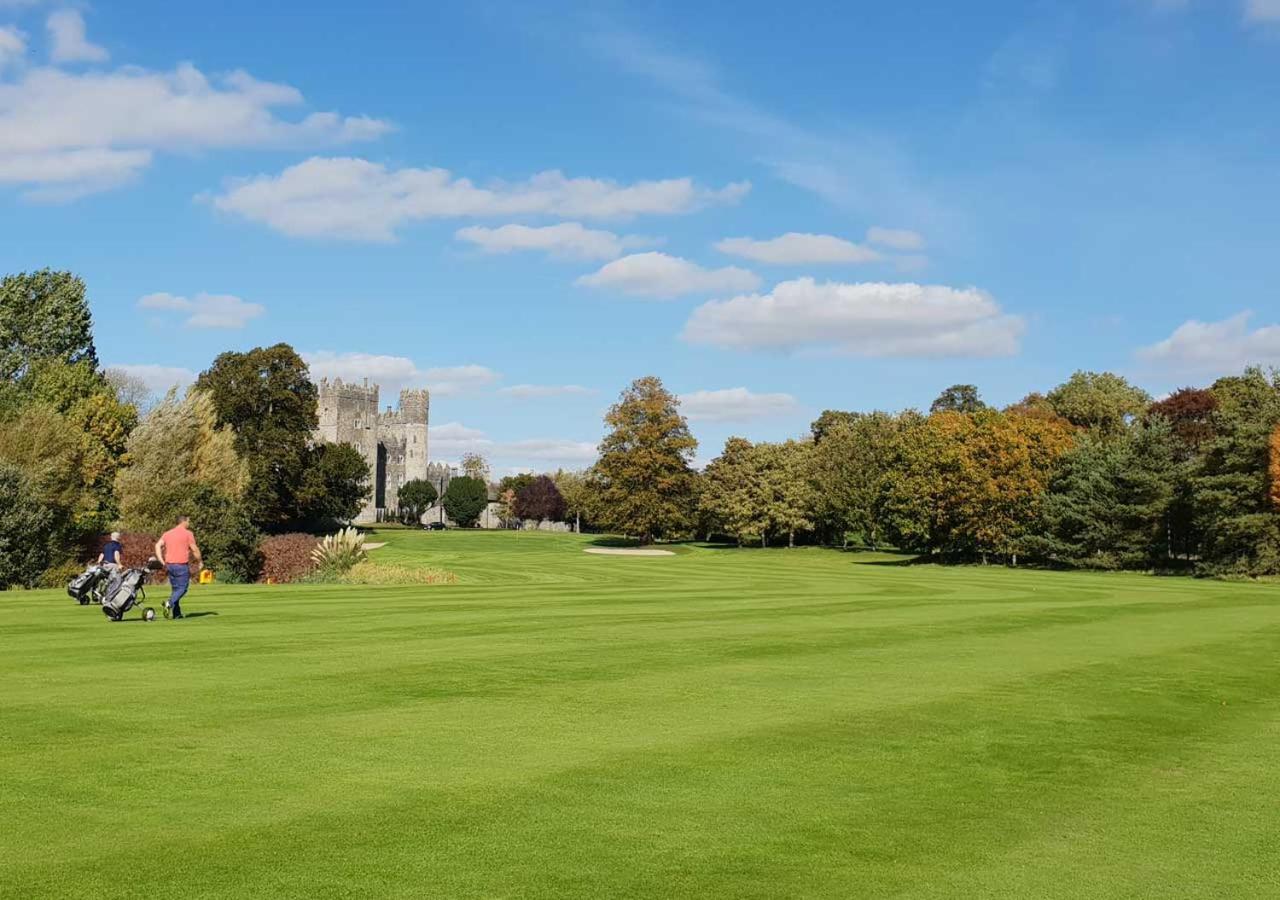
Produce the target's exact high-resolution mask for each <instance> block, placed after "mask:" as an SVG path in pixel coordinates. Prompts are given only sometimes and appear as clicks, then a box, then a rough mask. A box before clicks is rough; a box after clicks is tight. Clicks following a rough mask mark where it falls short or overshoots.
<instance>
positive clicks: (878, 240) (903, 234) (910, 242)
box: [867, 225, 924, 250]
mask: <svg viewBox="0 0 1280 900" xmlns="http://www.w3.org/2000/svg"><path fill="white" fill-rule="evenodd" d="M867 241H868V242H870V243H872V244H876V245H878V246H881V247H888V248H889V249H890V250H923V249H924V237H923V236H922V235H921V234H920V233H919V232H918V231H911V230H909V229H906V228H882V227H880V226H879V225H872V226H871V227H870V228H868V229H867Z"/></svg>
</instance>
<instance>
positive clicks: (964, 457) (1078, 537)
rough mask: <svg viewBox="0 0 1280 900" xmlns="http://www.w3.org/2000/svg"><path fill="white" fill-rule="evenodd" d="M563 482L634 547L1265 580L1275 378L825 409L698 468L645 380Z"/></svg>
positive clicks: (1275, 488)
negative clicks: (867, 554) (872, 555)
mask: <svg viewBox="0 0 1280 900" xmlns="http://www.w3.org/2000/svg"><path fill="white" fill-rule="evenodd" d="M606 425H607V427H608V433H607V434H606V437H605V439H604V441H603V443H602V444H601V446H600V459H599V461H598V462H597V464H596V465H595V466H594V467H593V468H592V469H590V470H588V471H587V472H585V473H580V474H578V475H576V476H574V478H575V479H576V484H575V485H574V489H575V491H576V493H575V497H576V506H577V508H578V510H579V511H580V513H581V514H584V515H585V516H586V517H587V518H588V519H589V520H590V521H591V522H592V523H593V524H595V525H597V526H599V527H601V528H605V529H608V530H612V531H617V532H620V533H624V534H629V535H633V536H635V537H637V538H639V539H640V540H642V541H649V540H654V539H659V538H679V537H687V536H692V535H699V536H701V537H704V538H708V539H710V538H714V537H716V536H721V537H724V538H727V539H729V540H732V541H736V542H737V543H739V544H759V545H763V546H769V545H773V544H788V545H793V544H795V543H797V542H806V543H823V544H828V545H839V546H847V545H848V544H849V542H851V541H854V542H858V543H859V544H861V545H865V546H868V547H872V548H877V547H893V548H897V549H900V550H904V551H909V552H912V553H918V554H922V555H926V556H929V557H932V558H935V559H939V560H954V561H981V562H990V561H1002V562H1007V563H1010V564H1018V563H1019V562H1024V561H1035V562H1039V563H1046V564H1053V565H1062V566H1071V567H1080V568H1096V569H1134V570H1147V571H1151V570H1159V571H1179V570H1181V571H1194V572H1198V573H1202V574H1213V575H1224V574H1238V575H1275V574H1280V373H1278V372H1276V371H1274V370H1273V371H1270V372H1267V371H1264V370H1263V369H1261V368H1256V367H1255V368H1248V369H1246V370H1245V371H1244V372H1243V373H1242V374H1240V375H1233V376H1229V377H1224V378H1219V379H1217V380H1216V381H1214V382H1213V383H1212V384H1210V385H1207V386H1204V387H1186V388H1183V389H1181V390H1178V391H1176V392H1174V393H1173V394H1171V395H1169V396H1168V397H1165V398H1163V399H1161V400H1158V401H1156V400H1153V399H1152V398H1151V397H1150V396H1149V395H1148V394H1147V393H1146V392H1145V391H1143V390H1142V389H1140V388H1139V387H1137V386H1135V385H1133V384H1131V383H1130V382H1128V381H1127V380H1126V379H1125V378H1123V377H1121V376H1119V375H1115V374H1112V373H1107V372H1104V373H1093V372H1077V373H1075V374H1074V375H1072V376H1071V378H1069V379H1068V380H1067V381H1066V382H1064V383H1063V384H1061V385H1058V386H1057V387H1055V388H1053V389H1052V390H1050V391H1049V392H1048V393H1045V394H1041V393H1032V394H1029V395H1027V396H1026V397H1025V398H1023V399H1022V400H1020V401H1019V402H1017V403H1015V404H1012V405H1010V406H1008V407H1005V408H1003V409H996V408H993V407H990V406H988V405H987V404H986V403H984V402H983V401H982V399H981V397H980V395H979V393H978V390H977V388H976V387H974V386H973V385H954V386H952V387H949V388H947V389H946V390H945V391H943V392H942V393H941V394H940V395H939V397H938V398H937V400H935V401H934V403H933V404H932V406H931V407H930V409H929V410H928V412H920V411H918V410H905V411H901V412H851V411H839V410H828V411H826V412H824V413H822V415H821V416H819V417H818V419H817V420H816V421H814V422H813V423H812V425H811V427H810V431H809V434H807V435H806V436H804V438H802V439H795V440H788V441H782V442H776V443H762V442H752V441H749V440H747V439H746V438H742V437H731V438H729V439H728V440H727V441H726V442H725V445H724V448H723V450H722V451H721V453H720V454H719V455H718V456H717V457H716V458H715V459H713V460H712V461H711V462H710V463H709V464H708V465H707V466H706V467H705V469H704V470H703V471H702V472H696V471H694V468H693V465H692V461H693V455H694V452H695V450H696V447H697V443H696V441H695V440H694V438H693V436H692V435H691V433H690V432H689V428H688V424H687V422H686V421H685V420H684V418H683V417H682V416H681V415H680V413H679V404H678V400H677V399H676V398H675V397H674V396H673V395H672V394H671V393H669V392H668V391H666V389H665V388H664V387H663V386H662V383H661V382H660V381H659V380H658V379H656V378H643V379H640V380H638V381H636V382H634V383H633V384H632V385H631V386H630V387H629V388H628V389H627V390H626V391H624V393H623V395H622V397H621V398H620V399H619V402H618V403H617V404H616V405H615V406H614V407H613V408H612V409H611V410H610V411H609V413H608V415H607V416H606Z"/></svg>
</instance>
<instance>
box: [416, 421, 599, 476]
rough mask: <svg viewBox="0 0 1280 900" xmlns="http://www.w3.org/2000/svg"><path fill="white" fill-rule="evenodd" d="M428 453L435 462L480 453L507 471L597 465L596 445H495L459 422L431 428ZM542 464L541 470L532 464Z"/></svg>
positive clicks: (556, 441)
mask: <svg viewBox="0 0 1280 900" xmlns="http://www.w3.org/2000/svg"><path fill="white" fill-rule="evenodd" d="M427 440H428V444H427V446H428V453H430V455H431V458H432V459H433V460H438V459H441V458H445V459H452V460H458V459H461V457H462V456H463V455H465V454H467V453H480V454H482V455H483V456H484V457H485V458H487V459H488V460H489V461H490V462H491V463H493V462H499V463H501V466H500V468H501V469H503V470H506V471H533V470H540V469H547V468H556V467H559V466H565V467H575V468H576V467H580V466H585V465H589V464H591V463H592V462H594V461H595V458H596V455H597V450H596V445H595V444H593V443H590V442H589V441H575V440H570V439H566V438H524V439H521V440H514V441H495V440H493V439H492V438H490V437H489V436H488V435H487V434H485V432H483V431H480V430H479V429H476V428H469V427H467V426H466V425H463V424H461V423H460V422H447V423H445V424H443V425H432V426H431V427H430V428H429V429H428V437H427ZM534 462H537V463H541V466H538V465H533V464H532V463H534Z"/></svg>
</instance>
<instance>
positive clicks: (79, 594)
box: [67, 560, 160, 622]
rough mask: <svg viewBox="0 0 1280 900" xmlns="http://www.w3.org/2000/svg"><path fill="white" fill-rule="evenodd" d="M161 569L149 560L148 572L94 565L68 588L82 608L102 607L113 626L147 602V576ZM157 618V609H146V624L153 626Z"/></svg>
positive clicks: (144, 617) (144, 613) (156, 563)
mask: <svg viewBox="0 0 1280 900" xmlns="http://www.w3.org/2000/svg"><path fill="white" fill-rule="evenodd" d="M159 565H160V564H159V563H158V562H156V561H155V560H149V561H148V562H147V567H146V568H145V569H137V568H135V569H121V568H111V567H108V566H99V565H93V566H90V567H89V568H88V569H86V570H85V571H84V572H81V573H80V574H79V575H77V576H76V577H75V578H73V579H71V582H70V583H69V584H68V585H67V593H68V594H69V595H70V596H71V598H72V599H73V600H75V601H76V602H78V603H79V604H80V605H81V606H88V605H89V604H90V603H97V604H99V605H101V607H102V614H103V615H105V616H106V617H107V618H108V619H110V620H111V621H113V622H119V621H120V620H121V619H123V618H124V615H125V613H127V612H128V611H129V610H131V609H133V608H134V607H135V606H137V605H138V600H139V599H142V600H146V599H147V592H146V589H145V588H144V587H143V584H144V582H146V580H147V574H148V572H149V571H154V570H156V569H157V568H159ZM155 618H156V611H155V609H153V608H152V607H150V606H146V607H143V609H142V620H143V621H144V622H154V621H155Z"/></svg>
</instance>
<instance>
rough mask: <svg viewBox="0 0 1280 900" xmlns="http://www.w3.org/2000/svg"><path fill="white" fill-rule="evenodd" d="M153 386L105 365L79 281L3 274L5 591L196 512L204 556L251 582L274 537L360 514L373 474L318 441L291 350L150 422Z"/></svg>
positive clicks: (0, 510)
mask: <svg viewBox="0 0 1280 900" xmlns="http://www.w3.org/2000/svg"><path fill="white" fill-rule="evenodd" d="M149 393H150V392H149V390H148V389H147V388H146V386H145V385H142V384H140V383H139V382H137V380H136V379H131V378H129V377H128V376H127V375H125V374H124V373H121V372H112V371H104V370H103V369H102V368H101V366H100V364H99V360H98V355H97V349H96V347H95V345H94V340H93V327H92V318H91V316H90V313H89V307H88V303H87V302H86V299H85V285H84V282H83V281H82V280H81V279H79V278H77V277H75V276H74V275H72V274H70V273H67V272H54V271H51V270H43V271H39V272H33V273H21V274H17V275H10V276H6V277H5V278H3V279H0V588H3V587H7V586H9V585H14V584H20V585H27V586H34V585H37V584H45V585H48V586H58V585H61V584H62V583H64V582H65V581H66V579H67V577H68V575H69V573H71V572H73V571H74V570H75V569H77V568H78V566H79V563H78V560H80V559H82V558H83V557H84V556H85V555H86V552H87V550H88V548H89V547H90V546H91V545H92V543H93V542H94V541H95V540H96V539H97V538H98V537H99V536H100V535H101V534H102V533H103V532H104V531H106V530H109V529H111V528H113V527H116V528H119V529H121V530H125V531H137V532H146V533H150V534H155V533H157V532H159V531H161V530H163V529H165V528H168V527H170V526H171V525H172V524H173V519H174V516H175V515H177V514H178V513H186V514H188V515H190V516H191V519H192V525H193V527H194V528H195V529H196V530H197V532H198V533H199V534H200V540H201V546H202V548H203V549H204V550H205V556H206V558H207V560H208V562H209V563H210V564H211V565H212V566H214V567H215V568H216V569H218V571H219V575H220V577H224V578H227V579H229V580H252V579H253V578H254V577H256V575H257V573H258V569H259V566H260V557H259V546H260V543H261V540H262V537H263V536H264V535H265V534H271V533H282V532H287V531H295V530H324V529H327V528H330V527H332V523H335V522H342V521H346V520H349V519H351V518H352V517H354V516H355V515H356V514H357V513H358V512H359V510H360V507H361V504H362V502H363V500H364V498H365V497H366V496H368V493H369V488H370V473H369V467H368V465H367V464H366V463H365V461H364V459H363V458H362V457H361V456H360V454H359V452H358V451H356V450H355V449H354V448H352V447H350V446H348V445H345V444H324V443H319V442H316V441H315V440H314V437H313V435H314V432H315V428H316V425H317V413H316V401H317V394H316V388H315V386H314V385H313V384H312V383H311V380H310V377H309V374H308V371H307V366H306V363H305V362H304V361H303V360H302V359H301V358H300V357H299V356H298V354H297V353H295V352H294V351H293V349H292V348H291V347H289V346H288V345H286V344H278V345H276V346H274V347H266V348H255V349H253V350H250V351H248V352H244V353H230V352H229V353H223V354H221V355H219V356H218V357H217V358H216V359H215V360H214V362H213V364H212V365H211V366H210V367H209V368H208V369H206V370H205V371H204V372H202V373H201V374H200V376H199V377H198V378H197V379H196V382H195V384H194V385H193V386H192V387H191V389H190V390H188V391H187V392H186V393H185V395H183V396H181V397H180V396H179V395H178V393H177V392H176V391H171V392H170V393H169V394H168V396H166V397H165V398H164V399H163V400H161V401H160V402H159V403H158V404H157V405H156V406H155V407H154V408H152V409H150V410H149V411H148V412H147V414H146V415H145V416H144V415H142V414H141V409H140V407H141V406H143V405H145V403H146V398H147V397H148V396H149Z"/></svg>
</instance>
